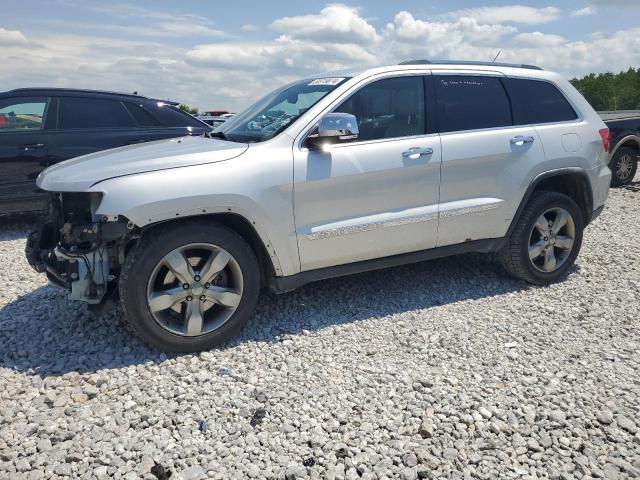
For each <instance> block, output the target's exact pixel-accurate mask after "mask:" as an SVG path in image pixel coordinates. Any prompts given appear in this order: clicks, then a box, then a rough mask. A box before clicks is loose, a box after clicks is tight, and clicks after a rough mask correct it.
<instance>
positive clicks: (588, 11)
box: [571, 6, 596, 17]
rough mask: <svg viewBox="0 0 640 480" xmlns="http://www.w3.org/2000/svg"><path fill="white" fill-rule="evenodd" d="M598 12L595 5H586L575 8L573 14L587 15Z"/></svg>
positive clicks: (578, 15) (577, 15) (575, 15)
mask: <svg viewBox="0 0 640 480" xmlns="http://www.w3.org/2000/svg"><path fill="white" fill-rule="evenodd" d="M595 13H596V9H595V8H594V7H591V6H589V7H584V8H579V9H578V10H574V11H573V12H571V15H573V16H574V17H585V16H587V15H595Z"/></svg>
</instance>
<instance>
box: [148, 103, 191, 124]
mask: <svg viewBox="0 0 640 480" xmlns="http://www.w3.org/2000/svg"><path fill="white" fill-rule="evenodd" d="M152 113H153V115H154V116H155V117H156V118H157V119H158V120H160V122H161V123H162V125H164V126H165V127H198V128H203V127H204V125H203V124H202V123H201V122H200V121H199V120H197V119H195V118H194V117H192V116H191V115H189V114H188V113H185V112H183V111H182V110H180V109H179V108H177V107H174V106H172V105H168V104H165V103H159V104H156V105H155V107H154V108H153V110H152Z"/></svg>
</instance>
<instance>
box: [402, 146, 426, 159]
mask: <svg viewBox="0 0 640 480" xmlns="http://www.w3.org/2000/svg"><path fill="white" fill-rule="evenodd" d="M423 155H433V148H431V147H426V148H420V147H413V148H410V149H409V150H407V151H406V152H402V156H403V157H404V158H410V159H411V160H417V159H418V158H420V157H421V156H423Z"/></svg>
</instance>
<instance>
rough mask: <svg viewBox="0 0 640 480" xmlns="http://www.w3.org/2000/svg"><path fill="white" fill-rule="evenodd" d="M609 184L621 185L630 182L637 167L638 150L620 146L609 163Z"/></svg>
mask: <svg viewBox="0 0 640 480" xmlns="http://www.w3.org/2000/svg"><path fill="white" fill-rule="evenodd" d="M609 169H610V170H611V185H613V186H614V187H621V186H623V185H627V184H628V183H631V181H632V180H633V177H635V175H636V170H637V169H638V152H636V151H635V150H633V149H632V148H629V147H620V148H619V149H618V150H616V153H615V154H614V155H613V158H611V162H610V163H609Z"/></svg>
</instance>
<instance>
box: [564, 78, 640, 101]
mask: <svg viewBox="0 0 640 480" xmlns="http://www.w3.org/2000/svg"><path fill="white" fill-rule="evenodd" d="M571 83H572V84H573V86H574V87H576V88H577V89H578V90H579V91H580V93H582V95H584V98H586V99H587V101H588V102H589V103H590V104H591V106H592V107H593V108H594V109H596V110H640V68H638V69H635V68H630V69H629V70H627V71H626V72H620V73H599V74H597V75H596V74H595V73H590V74H589V75H587V76H585V77H582V78H574V79H573V80H571Z"/></svg>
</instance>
